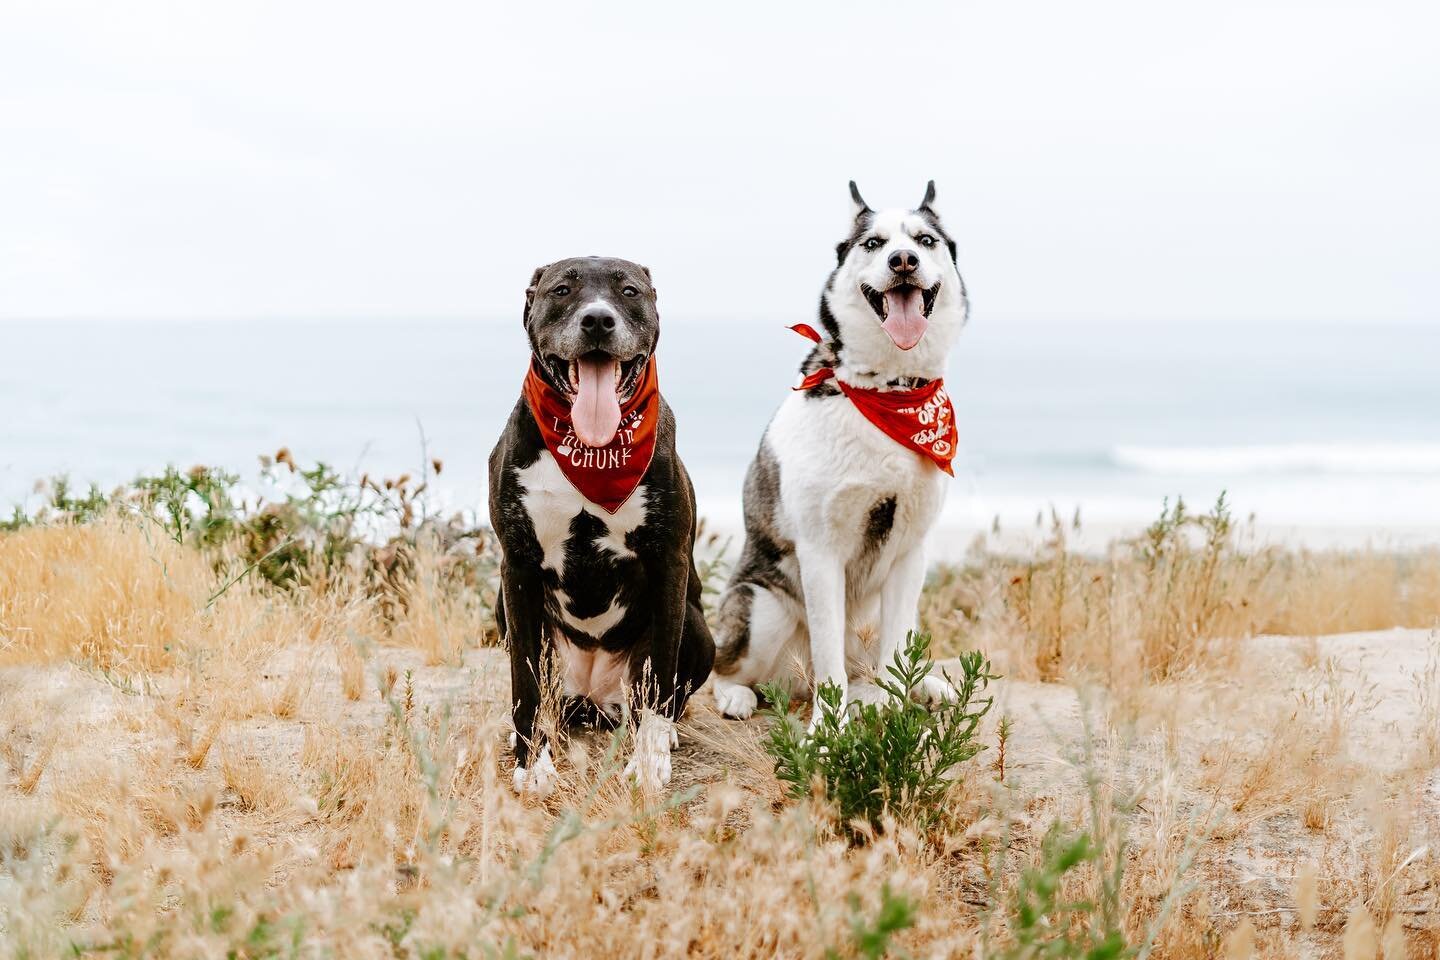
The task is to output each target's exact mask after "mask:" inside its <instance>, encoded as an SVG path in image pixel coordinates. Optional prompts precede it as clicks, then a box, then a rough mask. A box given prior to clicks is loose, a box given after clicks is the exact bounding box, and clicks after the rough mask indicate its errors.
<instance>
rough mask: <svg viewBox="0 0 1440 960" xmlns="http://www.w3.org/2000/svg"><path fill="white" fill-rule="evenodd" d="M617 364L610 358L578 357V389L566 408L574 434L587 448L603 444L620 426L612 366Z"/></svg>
mask: <svg viewBox="0 0 1440 960" xmlns="http://www.w3.org/2000/svg"><path fill="white" fill-rule="evenodd" d="M619 363H620V361H618V360H615V359H614V358H612V357H606V358H605V359H604V360H595V359H592V358H589V357H582V358H580V360H579V364H580V378H579V379H580V392H579V393H578V394H576V396H575V403H574V404H572V405H571V407H570V422H571V423H572V424H573V425H574V427H575V436H577V437H579V438H580V442H581V443H583V444H585V445H586V446H587V447H603V446H605V445H606V444H607V443H609V442H610V441H611V440H614V439H615V431H616V430H618V429H620V400H619V398H618V397H616V396H615V368H616V366H618V365H619Z"/></svg>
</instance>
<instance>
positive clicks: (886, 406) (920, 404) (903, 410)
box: [790, 323, 955, 476]
mask: <svg viewBox="0 0 1440 960" xmlns="http://www.w3.org/2000/svg"><path fill="white" fill-rule="evenodd" d="M790 329H791V330H794V331H795V332H796V333H798V334H800V336H802V337H804V338H805V339H807V340H811V341H814V342H815V343H822V342H823V338H822V337H821V336H820V334H819V332H818V331H816V329H815V328H814V327H812V326H810V325H809V324H808V323H797V324H795V325H794V326H793V327H791V328H790ZM832 379H833V380H834V381H835V385H836V386H837V387H839V388H840V392H841V393H843V394H844V395H845V396H846V398H847V399H849V401H850V402H851V403H853V404H855V408H856V409H857V410H859V411H860V413H861V415H862V416H864V417H865V419H866V420H869V421H870V422H871V423H872V424H874V425H875V426H876V427H878V428H879V429H880V431H881V432H882V433H884V434H885V435H886V436H888V437H889V438H890V439H891V440H894V441H895V442H896V443H898V444H900V446H902V447H905V448H906V449H907V450H913V451H914V452H915V453H918V454H920V456H922V457H925V458H926V459H928V460H930V461H931V462H932V463H934V464H935V466H937V467H939V468H940V469H941V470H944V471H945V472H946V473H948V474H950V475H951V476H954V475H955V470H954V467H953V466H952V461H954V459H955V407H954V405H953V404H952V403H951V402H950V394H948V393H946V392H945V380H944V379H943V378H941V379H938V380H921V385H919V386H916V387H913V388H911V389H907V390H878V389H876V388H874V387H856V386H852V385H851V384H848V383H846V382H845V381H844V380H841V379H840V377H839V376H838V375H837V374H836V373H835V368H834V367H830V366H824V367H821V368H820V369H818V370H816V371H814V372H813V373H810V374H807V375H806V376H805V379H803V380H801V381H800V385H799V386H797V387H793V388H792V389H795V390H809V389H811V388H812V387H818V386H819V385H820V384H822V383H824V382H825V381H826V380H832ZM915 379H917V380H920V378H915Z"/></svg>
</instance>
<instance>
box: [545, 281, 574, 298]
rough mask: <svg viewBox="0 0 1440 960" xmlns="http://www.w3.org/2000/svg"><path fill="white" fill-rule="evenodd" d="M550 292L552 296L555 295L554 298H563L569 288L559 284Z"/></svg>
mask: <svg viewBox="0 0 1440 960" xmlns="http://www.w3.org/2000/svg"><path fill="white" fill-rule="evenodd" d="M550 292H551V293H553V294H555V296H557V297H563V296H565V295H566V294H568V293H569V292H570V288H569V287H567V286H565V284H563V283H562V284H560V286H558V287H556V288H555V289H554V290H551V291H550Z"/></svg>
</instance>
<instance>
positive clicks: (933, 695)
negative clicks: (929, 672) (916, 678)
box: [911, 676, 960, 707]
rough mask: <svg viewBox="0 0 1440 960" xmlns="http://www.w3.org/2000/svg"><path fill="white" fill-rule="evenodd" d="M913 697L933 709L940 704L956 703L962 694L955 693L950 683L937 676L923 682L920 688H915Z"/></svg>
mask: <svg viewBox="0 0 1440 960" xmlns="http://www.w3.org/2000/svg"><path fill="white" fill-rule="evenodd" d="M911 696H913V697H914V698H915V699H916V700H918V701H920V702H921V703H923V704H925V705H927V706H931V707H933V706H935V705H936V704H939V703H954V702H955V701H956V700H959V699H960V694H958V693H956V692H955V688H954V687H952V686H951V685H950V681H948V680H946V679H944V678H943V677H936V676H928V677H926V678H924V679H923V680H921V681H920V686H918V687H916V688H915V690H914V691H913V692H912V693H911Z"/></svg>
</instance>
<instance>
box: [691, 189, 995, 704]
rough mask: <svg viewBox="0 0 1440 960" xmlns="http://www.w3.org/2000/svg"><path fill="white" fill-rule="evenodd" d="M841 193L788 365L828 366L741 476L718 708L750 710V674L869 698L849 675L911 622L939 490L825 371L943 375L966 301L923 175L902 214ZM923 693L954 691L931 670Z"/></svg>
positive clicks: (929, 465)
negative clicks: (807, 315) (802, 351)
mask: <svg viewBox="0 0 1440 960" xmlns="http://www.w3.org/2000/svg"><path fill="white" fill-rule="evenodd" d="M850 197H851V200H852V201H853V209H852V215H853V229H852V230H851V233H850V236H849V237H847V238H846V239H845V240H843V241H841V243H840V244H839V246H838V247H837V248H836V254H837V259H838V261H839V263H838V266H837V267H836V268H835V270H834V272H833V273H831V274H830V279H829V281H828V282H827V283H826V284H825V289H824V291H823V292H822V294H821V296H820V315H819V319H820V325H821V328H822V330H821V331H820V332H821V333H822V334H823V337H822V340H821V342H820V343H819V344H817V346H816V347H815V348H814V349H813V350H811V352H810V354H809V356H808V357H806V359H805V362H804V365H803V366H802V368H801V370H802V372H803V373H805V374H811V373H814V372H815V371H816V370H818V369H820V368H822V367H832V368H833V369H834V371H835V376H834V379H833V380H827V381H823V382H820V383H818V384H817V385H814V386H812V387H810V388H808V389H805V390H803V391H799V392H795V393H792V394H791V395H790V396H789V397H787V398H786V400H785V402H784V403H782V404H781V406H780V409H779V411H778V412H777V413H776V414H775V417H774V419H773V420H771V422H770V426H769V427H768V428H767V429H766V431H765V435H764V437H763V438H762V439H761V441H760V450H759V452H758V453H757V454H756V456H755V459H754V461H753V462H752V463H751V464H750V469H749V472H748V473H747V475H746V478H745V493H744V512H745V546H744V549H743V551H742V553H741V557H740V561H739V564H738V565H737V567H736V569H735V572H734V574H733V576H732V577H731V580H730V583H729V586H728V587H727V588H726V592H725V594H724V596H723V597H722V598H721V601H720V611H719V618H718V623H717V629H716V645H717V653H716V660H715V676H714V684H715V686H714V690H715V701H716V704H717V705H718V706H719V708H720V710H721V711H722V712H723V713H724V714H725V715H726V716H730V717H748V716H750V714H751V713H752V712H754V710H755V706H756V697H755V692H754V689H753V688H754V686H755V685H756V684H759V683H764V682H766V681H770V680H779V681H781V682H790V681H792V680H795V679H799V678H801V677H804V676H805V675H806V674H807V673H809V674H810V675H811V676H813V679H814V681H815V683H816V684H817V686H818V684H819V683H820V682H823V681H826V680H829V681H833V682H834V683H836V684H838V685H839V686H840V687H841V689H842V690H847V696H848V697H850V698H852V699H853V698H856V697H863V696H867V695H868V696H873V694H874V688H873V686H868V685H867V686H866V687H860V686H859V684H860V682H861V681H862V679H863V678H865V677H868V676H872V675H873V674H874V672H875V670H876V667H877V666H878V665H883V664H886V663H889V662H890V661H891V659H892V658H893V656H894V654H895V651H896V650H897V649H898V648H899V647H900V646H901V644H902V643H903V641H904V639H905V634H906V631H907V630H909V629H911V628H912V627H913V626H914V624H915V617H916V608H917V606H918V604H919V598H920V589H921V586H922V583H923V581H924V577H925V557H924V540H925V535H926V533H927V531H928V530H929V528H930V526H931V525H932V524H933V523H934V521H935V519H936V517H937V516H938V515H939V512H940V507H941V504H942V502H943V500H944V496H945V485H946V480H947V479H948V478H947V477H946V476H945V474H944V473H943V472H942V471H941V469H940V468H939V467H937V466H936V464H935V463H934V462H932V461H931V460H929V459H927V458H926V457H924V456H922V455H920V454H918V453H916V452H913V451H912V450H909V449H906V448H905V447H903V446H901V445H900V444H898V443H897V442H896V441H895V440H893V439H891V437H890V436H887V435H886V434H885V433H883V432H882V431H881V430H880V429H878V428H877V427H876V426H875V425H874V424H872V423H871V422H870V421H869V420H867V419H866V418H865V417H864V416H862V414H861V413H860V411H859V409H858V408H857V407H856V406H855V405H854V404H853V403H852V402H851V401H850V399H848V398H847V397H846V396H845V394H843V393H842V392H841V391H840V390H839V389H837V388H836V386H835V381H837V380H838V381H840V382H843V383H845V384H847V385H849V386H853V387H860V388H869V389H878V390H912V389H915V388H917V387H921V386H923V385H925V384H927V383H930V382H932V381H935V380H937V379H940V378H942V377H943V376H944V373H945V361H946V357H947V356H948V354H949V352H950V348H951V347H952V346H953V344H954V343H955V339H956V337H957V335H958V334H959V333H960V329H961V327H963V326H964V324H965V319H966V314H967V311H968V304H967V300H966V295H965V284H964V281H962V280H961V279H960V273H959V271H958V270H957V269H956V265H955V243H954V241H953V240H951V239H950V237H949V236H948V235H947V234H946V233H945V230H944V229H943V228H942V227H941V224H940V216H939V214H937V213H936V212H935V209H934V206H933V203H934V200H935V184H934V182H933V181H932V182H931V183H930V184H929V185H928V187H927V189H926V191H925V198H924V200H922V201H921V203H920V205H919V206H918V207H917V208H915V209H913V210H905V209H888V210H880V211H875V210H871V209H870V207H869V206H868V205H867V204H866V203H865V201H864V200H863V199H862V198H861V196H860V192H859V191H858V190H857V189H856V187H855V184H854V183H853V182H852V183H851V184H850ZM807 667H808V670H807ZM852 676H854V677H855V679H856V688H854V689H852V688H851V687H850V677H852ZM923 692H924V694H925V695H926V697H927V698H929V699H931V700H934V699H938V698H947V697H953V696H954V691H953V690H952V689H951V688H950V686H949V684H947V683H945V682H944V681H943V680H941V679H939V678H935V677H932V678H929V680H928V681H927V686H926V689H925V690H924V691H923Z"/></svg>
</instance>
